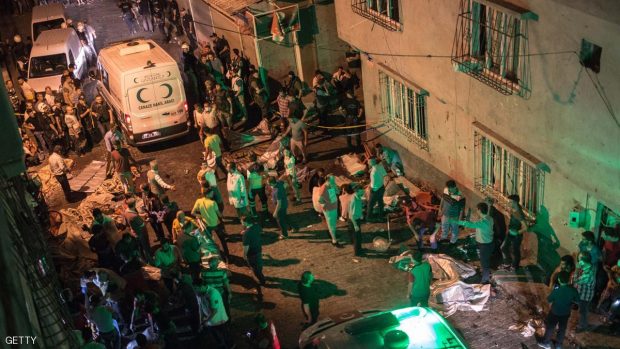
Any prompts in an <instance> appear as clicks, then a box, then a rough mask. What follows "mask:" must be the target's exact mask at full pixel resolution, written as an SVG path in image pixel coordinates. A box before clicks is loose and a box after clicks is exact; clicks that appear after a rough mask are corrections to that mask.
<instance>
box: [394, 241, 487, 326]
mask: <svg viewBox="0 0 620 349" xmlns="http://www.w3.org/2000/svg"><path fill="white" fill-rule="evenodd" d="M426 259H427V260H428V262H429V263H430V265H431V268H432V270H433V280H434V281H433V284H432V285H431V302H432V303H434V304H437V305H441V306H442V307H443V314H444V316H446V317H447V316H450V315H452V314H454V313H455V312H456V311H458V310H473V311H482V310H483V309H484V306H485V304H486V303H487V301H488V300H489V296H490V295H491V285H480V284H467V283H464V282H462V281H461V280H462V279H467V278H469V277H471V276H474V275H475V274H476V270H475V269H474V268H472V267H471V266H470V265H468V264H466V263H463V262H460V261H457V260H456V259H454V258H452V257H450V256H448V255H445V254H427V255H426ZM411 262H412V257H411V251H405V252H403V253H401V254H400V255H398V256H394V257H391V258H390V260H389V263H391V264H394V266H395V267H396V268H397V269H399V270H404V271H407V270H408V269H409V265H410V264H411Z"/></svg>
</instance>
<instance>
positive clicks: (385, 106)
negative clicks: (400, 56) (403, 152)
mask: <svg viewBox="0 0 620 349" xmlns="http://www.w3.org/2000/svg"><path fill="white" fill-rule="evenodd" d="M379 82H380V89H381V108H382V111H383V118H384V121H385V122H386V123H388V124H389V125H390V126H392V127H394V129H395V130H396V131H398V132H400V133H401V134H403V135H404V136H406V137H407V140H409V141H410V142H412V143H416V144H417V145H418V146H420V147H421V148H422V149H425V150H428V133H427V121H426V97H427V96H428V92H426V91H424V90H416V89H414V88H413V87H410V86H407V85H405V84H404V83H403V82H401V81H399V80H396V79H394V78H393V77H391V76H390V75H388V74H386V73H384V72H379Z"/></svg>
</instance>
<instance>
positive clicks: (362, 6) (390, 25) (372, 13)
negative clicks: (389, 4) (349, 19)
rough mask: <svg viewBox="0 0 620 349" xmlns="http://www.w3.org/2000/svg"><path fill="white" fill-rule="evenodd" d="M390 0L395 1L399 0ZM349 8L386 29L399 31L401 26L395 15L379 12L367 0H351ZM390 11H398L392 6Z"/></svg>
mask: <svg viewBox="0 0 620 349" xmlns="http://www.w3.org/2000/svg"><path fill="white" fill-rule="evenodd" d="M384 1H389V0H384ZM391 1H394V2H397V1H400V0H391ZM351 8H352V9H353V12H354V13H357V14H358V15H360V16H362V17H364V18H367V19H369V20H371V21H373V22H375V23H377V24H378V25H380V26H382V27H384V28H386V29H388V30H392V31H399V30H400V28H401V24H400V23H399V22H398V20H396V19H394V17H395V16H389V15H388V14H387V13H384V12H380V10H378V9H373V8H372V7H371V6H370V4H369V1H368V0H351ZM391 11H396V12H398V8H393V9H391ZM386 12H387V10H386ZM396 18H397V16H396Z"/></svg>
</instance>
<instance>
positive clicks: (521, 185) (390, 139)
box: [336, 0, 620, 266]
mask: <svg viewBox="0 0 620 349" xmlns="http://www.w3.org/2000/svg"><path fill="white" fill-rule="evenodd" d="M336 17H337V22H338V35H339V36H340V38H341V39H342V40H344V41H346V42H347V43H349V44H350V45H352V46H354V47H356V48H357V49H359V50H360V51H361V57H362V76H363V81H364V100H365V110H366V119H367V123H368V124H369V125H373V126H375V125H379V127H378V129H377V130H376V132H373V134H372V135H369V139H374V141H376V142H381V143H383V144H384V145H388V146H391V147H394V148H395V149H396V150H398V151H399V153H400V154H401V157H402V158H403V162H404V165H405V172H406V174H407V177H410V178H411V179H413V181H414V182H426V183H429V184H431V185H432V186H433V187H435V188H438V189H441V188H443V184H444V182H445V180H446V179H448V178H453V179H455V180H456V181H457V183H458V184H459V186H460V187H461V188H463V189H465V191H466V194H467V196H468V198H469V200H468V203H469V204H470V206H472V207H473V206H474V205H475V203H476V202H478V201H479V200H481V199H482V198H484V197H485V196H493V197H495V198H496V199H497V206H498V208H500V209H503V208H505V207H506V205H507V196H508V195H511V194H518V195H519V196H520V198H521V203H522V204H523V206H524V208H526V210H527V211H528V213H529V214H530V215H531V216H533V217H536V221H537V223H536V226H535V227H533V228H532V230H535V231H536V234H537V236H538V246H539V253H538V256H539V262H540V264H541V265H543V266H545V264H547V266H550V265H553V264H555V263H556V262H557V259H558V257H559V255H562V254H564V253H566V252H567V251H570V252H573V251H575V250H576V247H577V244H578V242H579V240H580V239H581V234H580V233H581V232H582V231H583V230H584V229H591V230H595V231H596V232H598V230H600V228H601V227H603V226H605V225H613V224H615V222H616V221H617V217H618V212H620V124H619V123H618V118H619V117H618V116H617V115H615V111H617V110H618V109H619V108H620V105H619V104H618V101H620V67H619V66H618V65H616V62H618V61H620V46H619V45H617V44H618V37H620V6H619V3H618V2H614V1H602V0H600V1H599V0H597V1H591V0H590V1H586V0H583V1H578V0H572V1H559V0H541V1H526V0H522V1H517V0H510V1H508V0H433V1H429V0H342V1H336ZM545 259H548V260H545Z"/></svg>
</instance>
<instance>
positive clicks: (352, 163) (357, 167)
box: [340, 153, 366, 177]
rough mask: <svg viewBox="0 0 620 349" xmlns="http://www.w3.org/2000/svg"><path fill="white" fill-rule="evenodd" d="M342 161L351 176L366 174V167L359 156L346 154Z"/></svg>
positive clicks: (341, 158)
mask: <svg viewBox="0 0 620 349" xmlns="http://www.w3.org/2000/svg"><path fill="white" fill-rule="evenodd" d="M340 161H341V162H342V166H343V167H344V168H345V169H346V170H347V172H348V173H349V175H350V176H353V177H354V176H359V175H362V174H364V172H366V165H364V164H363V163H362V162H361V161H360V158H359V156H358V155H357V154H353V153H352V154H345V155H343V156H341V157H340Z"/></svg>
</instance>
